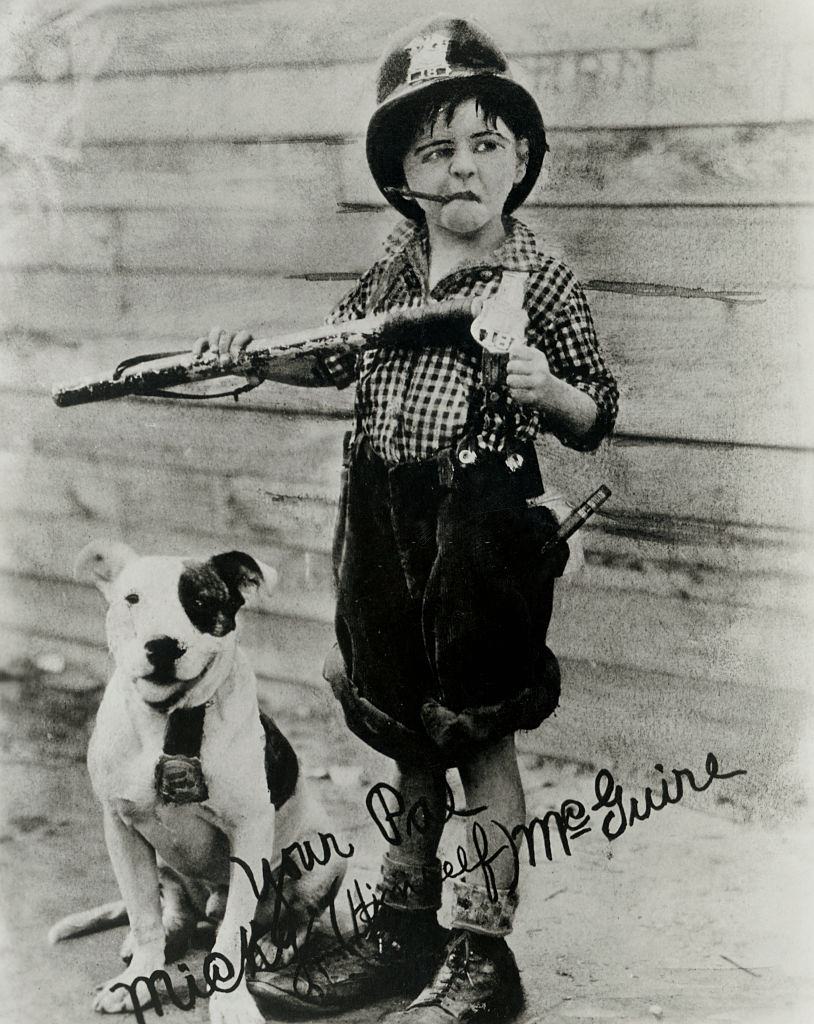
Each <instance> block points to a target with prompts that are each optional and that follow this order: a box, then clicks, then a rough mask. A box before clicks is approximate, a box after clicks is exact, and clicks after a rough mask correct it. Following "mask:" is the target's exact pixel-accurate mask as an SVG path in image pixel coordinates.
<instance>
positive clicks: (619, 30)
mask: <svg viewBox="0 0 814 1024" xmlns="http://www.w3.org/2000/svg"><path fill="white" fill-rule="evenodd" d="M445 9H446V10H447V11H449V12H450V13H453V14H458V15H462V16H464V17H469V18H475V19H477V20H479V21H480V22H481V23H482V24H483V25H484V27H486V28H487V29H489V30H491V31H492V32H494V33H495V34H496V35H497V37H498V38H499V39H500V42H501V45H502V46H503V47H504V49H506V50H507V51H510V52H512V53H515V54H516V53H529V52H532V53H533V52H539V51H543V52H545V51H561V50H569V49H570V50H578V51H584V50H586V49H593V48H596V47H600V48H604V47H605V46H607V41H608V38H609V36H610V37H611V38H612V39H613V41H614V44H615V45H616V46H619V47H636V48H639V49H657V48H662V47H666V46H686V45H690V44H692V43H693V42H694V34H695V25H694V24H693V20H692V15H693V14H694V13H695V12H694V11H693V9H692V5H687V4H676V5H675V6H674V7H672V8H669V9H663V10H660V9H658V10H654V9H653V8H652V7H651V6H649V5H648V4H647V3H645V2H643V0H625V2H624V3H618V4H617V5H616V6H615V8H614V10H613V12H612V13H611V11H609V10H608V8H607V6H606V5H604V4H602V3H601V2H600V0H580V2H578V3H575V4H573V5H572V6H571V10H570V11H569V16H568V17H567V18H562V17H560V16H558V12H556V11H554V10H549V9H547V8H545V7H538V6H535V5H530V4H528V3H527V2H525V0H509V2H507V3H504V4H503V5H502V6H501V8H500V13H499V14H498V13H497V12H496V10H495V6H494V4H493V3H490V2H488V0H452V2H451V3H449V4H448V5H447V7H446V8H445ZM431 13H434V12H433V11H432V8H431V7H430V6H429V5H428V4H427V3H426V0H405V2H403V3H401V4H400V5H399V15H398V24H399V25H406V24H408V23H409V22H410V21H412V20H414V19H416V18H427V17H429V16H430V15H431ZM326 19H327V20H328V21H329V22H330V30H329V31H326ZM395 27H396V26H395V24H394V18H393V12H392V11H391V10H390V9H389V8H387V7H386V6H385V7H382V6H381V5H377V4H373V3H371V2H370V0H353V2H344V3H343V4H342V5H341V8H337V7H332V8H330V9H329V10H326V8H325V5H324V4H320V3H315V2H314V0H308V2H305V3H297V2H294V0H277V2H275V3H258V2H256V0H250V2H243V3H234V2H232V3H225V2H223V0H221V2H220V3H213V2H209V0H207V2H206V3H200V2H196V3H179V2H178V0H173V3H172V4H154V3H143V2H141V3H138V4H135V3H127V4H116V5H115V6H113V5H110V6H108V7H106V8H104V7H103V8H102V10H101V11H99V12H98V13H97V14H96V15H95V16H91V17H87V18H85V19H83V20H82V21H80V22H79V23H78V24H77V23H76V21H75V20H73V21H67V20H66V23H65V24H64V25H60V23H59V22H57V24H56V25H54V24H53V23H48V24H47V25H46V26H44V27H43V29H42V30H41V31H39V32H37V31H36V29H33V30H32V32H31V35H32V37H33V38H31V39H30V40H29V41H28V43H29V45H27V46H18V47H17V48H16V50H17V52H16V53H14V54H13V55H10V56H9V57H8V58H7V67H6V68H5V69H4V70H6V73H7V74H16V75H19V76H25V77H27V76H44V77H54V76H57V75H61V74H74V75H83V74H91V73H99V72H100V70H101V72H102V73H104V74H106V75H121V74H129V75H133V74H137V75H143V74H146V73H150V72H156V71H165V72H166V71H176V70H179V69H182V70H193V69H194V70H209V71H211V70H222V69H228V68H240V67H252V66H267V65H272V66H273V65H279V64H286V65H291V64H302V63H305V62H314V63H348V62H353V61H358V60H375V59H376V58H378V56H379V54H380V53H381V51H382V49H383V48H384V46H385V44H386V42H387V40H388V38H389V36H390V35H391V34H392V32H393V31H394V28H395ZM224 39H228V40H229V45H228V46H225V45H224ZM100 50H101V51H102V53H103V54H104V61H103V63H102V65H101V69H100V67H99V63H100V61H99V53H100ZM14 57H16V60H14V59H13V58H14Z"/></svg>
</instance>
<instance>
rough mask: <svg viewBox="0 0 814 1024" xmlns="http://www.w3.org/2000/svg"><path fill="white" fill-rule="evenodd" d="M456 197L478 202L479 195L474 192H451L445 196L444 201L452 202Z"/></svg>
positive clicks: (469, 201)
mask: <svg viewBox="0 0 814 1024" xmlns="http://www.w3.org/2000/svg"><path fill="white" fill-rule="evenodd" d="M456 199H461V200H463V201H465V202H468V203H478V202H480V197H479V196H476V195H475V193H474V192H453V193H452V195H451V196H445V197H444V202H445V203H453V202H455V200H456Z"/></svg>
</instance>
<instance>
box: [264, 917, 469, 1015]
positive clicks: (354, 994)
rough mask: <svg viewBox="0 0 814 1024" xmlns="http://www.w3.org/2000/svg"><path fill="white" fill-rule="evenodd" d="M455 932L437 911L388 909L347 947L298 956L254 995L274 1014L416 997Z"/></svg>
mask: <svg viewBox="0 0 814 1024" xmlns="http://www.w3.org/2000/svg"><path fill="white" fill-rule="evenodd" d="M448 935H449V932H448V931H447V929H446V928H442V927H441V926H440V925H439V924H438V921H437V919H436V916H435V912H434V911H432V912H428V911H417V912H416V911H409V910H394V909H393V908H391V907H388V906H382V907H381V908H380V910H379V911H378V913H377V914H376V917H375V919H374V920H373V923H372V924H371V925H370V926H369V927H368V928H367V929H365V930H364V931H363V932H361V933H360V934H359V935H358V936H357V937H355V938H353V939H350V940H349V941H348V942H346V943H340V942H332V943H330V944H329V945H328V946H327V948H323V949H319V948H316V949H314V950H312V951H306V952H305V955H302V956H295V958H294V959H293V960H292V961H291V962H290V963H289V964H287V965H286V966H284V967H281V968H280V969H279V970H273V971H263V972H261V973H258V974H256V975H255V977H254V978H253V979H251V980H249V982H248V986H249V991H250V992H251V993H252V995H253V996H255V998H256V999H257V1000H258V1002H259V1003H260V1005H261V1006H262V1007H264V1008H268V1009H269V1010H272V1009H274V1007H275V1006H277V1007H279V1008H286V1009H289V1010H290V1009H299V1010H300V1011H302V1010H304V1009H308V1010H310V1011H311V1012H324V1013H328V1012H338V1011H342V1010H349V1009H352V1008H353V1007H359V1006H364V1005H368V1004H371V1003H375V1002H378V1001H379V1000H381V999H387V998H389V997H390V996H406V997H412V996H414V995H415V994H416V992H418V991H420V989H421V987H422V985H425V984H426V983H427V980H428V979H429V978H431V977H432V972H433V970H434V969H435V966H436V965H437V963H438V959H439V957H440V956H441V955H443V950H444V943H445V941H446V939H447V936H448Z"/></svg>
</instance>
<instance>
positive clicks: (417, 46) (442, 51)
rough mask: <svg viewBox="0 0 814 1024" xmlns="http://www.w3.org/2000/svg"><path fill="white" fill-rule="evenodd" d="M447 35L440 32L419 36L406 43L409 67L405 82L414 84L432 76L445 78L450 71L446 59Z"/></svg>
mask: <svg viewBox="0 0 814 1024" xmlns="http://www.w3.org/2000/svg"><path fill="white" fill-rule="evenodd" d="M449 42H450V41H449V37H448V36H444V35H442V33H440V32H434V33H433V34H432V35H427V36H419V37H418V38H417V39H414V40H413V41H412V42H411V43H408V45H407V52H408V53H409V54H410V68H409V70H408V72H407V84H408V85H416V84H418V83H419V82H427V81H430V80H432V79H434V78H446V77H448V76H449V75H450V74H451V73H452V69H451V68H450V66H449V62H448V61H447V52H448V50H449Z"/></svg>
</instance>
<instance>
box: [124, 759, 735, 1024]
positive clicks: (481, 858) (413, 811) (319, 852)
mask: <svg viewBox="0 0 814 1024" xmlns="http://www.w3.org/2000/svg"><path fill="white" fill-rule="evenodd" d="M704 769H705V771H706V776H705V777H703V778H701V780H700V781H699V780H698V779H697V778H696V775H695V773H694V772H693V771H692V770H691V769H689V768H674V769H672V770H671V771H670V772H665V770H664V766H663V765H661V764H656V765H655V770H656V771H657V772H659V773H660V774H661V775H662V778H661V780H660V781H659V782H658V783H657V784H656V785H654V786H646V787H645V788H644V790H643V791H642V792H641V794H640V795H628V794H627V793H626V792H625V790H624V787H623V786H622V785H621V784H619V783H617V782H616V780H615V779H614V777H613V774H612V773H611V772H610V771H609V770H608V769H607V768H602V769H600V770H599V771H598V772H597V773H596V776H595V778H594V786H593V789H594V797H595V800H594V802H593V803H592V804H590V805H589V806H588V807H586V805H585V804H583V803H582V802H581V801H580V800H577V799H576V798H569V799H567V800H564V801H563V802H562V804H561V805H560V808H559V810H550V811H548V812H547V813H546V814H545V815H543V817H542V818H540V817H535V818H533V819H532V820H531V821H529V822H528V823H523V824H518V825H514V826H507V825H505V824H504V823H502V822H500V821H497V820H496V819H494V818H492V819H491V823H492V824H493V825H494V826H495V827H496V828H497V829H498V830H499V831H500V833H501V834H502V835H503V837H504V838H505V842H504V843H501V844H500V845H499V846H497V847H496V848H495V849H494V850H492V849H490V845H489V840H488V837H487V834H486V831H485V830H484V828H483V826H482V825H481V824H480V822H478V821H475V822H473V823H472V825H471V826H470V835H471V839H472V849H473V850H474V852H475V857H474V858H473V859H471V860H470V857H469V854H468V853H467V850H466V849H465V848H464V847H463V846H458V847H457V849H456V851H455V858H456V860H455V862H452V861H449V860H442V862H441V873H442V877H444V878H453V879H454V878H463V877H466V876H468V875H476V876H479V878H478V880H479V881H480V882H481V884H482V885H483V887H484V888H485V889H486V891H487V893H488V894H489V896H490V897H491V898H492V899H497V884H496V881H495V875H494V871H493V869H492V864H493V863H494V861H495V860H496V858H497V857H499V856H500V855H501V854H502V853H504V851H506V850H510V851H511V855H512V857H513V860H514V875H513V879H512V883H511V885H510V889H512V890H513V889H516V888H517V884H518V881H519V877H520V868H521V864H522V863H523V861H525V862H526V863H527V864H528V866H529V867H536V866H537V864H538V857H539V856H540V855H542V856H543V857H544V858H545V860H546V861H552V860H553V859H554V856H555V851H556V850H559V851H560V852H561V853H562V854H564V855H565V856H566V857H570V856H571V855H572V843H573V842H574V841H575V840H576V839H579V838H580V837H581V836H584V835H587V833H589V832H591V831H592V825H591V821H592V818H591V813H592V812H603V811H604V812H605V813H604V814H603V815H602V818H601V822H600V829H601V832H602V834H603V835H604V837H605V839H607V841H608V842H611V843H612V842H615V841H616V840H617V839H619V838H620V837H621V836H622V835H624V833H625V832H626V831H627V830H628V829H630V828H632V827H633V826H634V825H635V824H636V823H638V822H645V821H647V820H648V819H649V818H650V817H651V816H652V815H653V814H655V813H658V812H659V811H662V810H664V809H665V808H666V807H669V806H672V805H675V804H678V803H680V802H681V801H682V800H683V799H684V797H685V795H686V794H687V793H688V792H694V793H703V792H704V791H705V790H707V789H709V788H710V786H711V785H712V784H713V783H714V782H719V781H723V780H726V779H733V778H735V777H736V776H738V775H745V774H746V770H745V769H742V768H738V769H735V770H734V771H730V772H723V771H721V769H720V766H719V764H718V759H717V758H716V756H715V755H714V754H712V753H709V754H707V757H706V761H705V765H704ZM365 806H366V808H367V812H368V814H369V815H370V817H371V819H372V821H373V822H374V824H375V825H376V827H377V828H378V830H379V832H380V833H381V835H382V837H383V838H384V840H385V841H386V842H387V843H388V844H389V845H391V846H396V847H397V846H400V845H401V844H402V843H403V842H404V840H405V838H407V837H409V836H410V835H412V834H413V833H414V832H419V833H423V832H425V831H426V830H427V829H428V828H431V827H434V826H435V825H437V823H436V822H433V820H432V815H431V811H430V808H429V806H428V805H427V803H426V802H425V801H422V800H419V801H417V802H416V803H414V804H410V805H409V806H408V805H407V803H406V801H405V799H404V796H403V795H402V794H401V793H400V792H399V790H398V789H396V788H395V787H394V786H390V785H388V784H387V783H385V782H378V783H376V784H375V785H374V786H372V787H371V788H370V789H369V790H368V793H367V795H366V797H365ZM487 810H488V808H487V807H485V806H483V807H474V808H458V807H457V806H456V804H455V796H454V793H453V791H452V788H451V787H450V786H449V784H448V783H447V787H446V800H445V805H444V808H443V821H444V823H446V822H448V821H450V820H451V819H452V818H462V819H466V818H471V817H474V816H477V815H481V814H483V813H484V812H486V811H487ZM318 836H319V840H320V843H321V848H319V849H316V850H315V849H314V847H313V845H312V844H311V842H310V841H306V842H304V843H292V844H291V845H290V846H288V847H286V848H285V849H284V850H283V853H282V860H281V863H280V865H279V866H278V867H277V868H275V869H272V867H271V864H270V863H269V862H268V860H267V859H266V858H263V859H262V863H261V865H260V868H261V872H260V873H261V880H260V882H259V883H258V880H257V878H256V877H255V875H254V873H253V871H252V868H251V866H250V865H249V864H247V863H246V862H245V861H243V860H241V859H240V858H238V857H231V858H230V860H231V861H232V862H233V863H234V864H236V865H237V866H238V867H240V868H241V870H242V871H243V872H244V873H245V875H246V877H247V879H248V881H249V883H250V885H251V886H252V888H253V890H254V894H255V896H256V897H257V901H258V903H260V902H264V904H265V905H266V907H267V906H268V903H267V901H269V900H271V899H273V904H272V907H273V910H272V915H271V920H272V924H271V928H269V927H268V925H267V924H266V925H265V927H264V930H263V936H260V935H258V934H256V928H255V927H254V924H253V923H252V925H251V926H249V927H248V928H244V927H241V929H240V946H241V955H240V962H239V963H238V964H237V965H235V964H233V963H232V962H231V961H229V959H228V958H227V957H225V956H223V955H222V954H218V953H209V954H208V955H207V956H206V957H205V958H204V962H203V982H204V984H203V987H201V986H200V985H199V984H198V981H197V979H196V978H195V977H194V976H193V974H192V972H191V971H190V969H189V967H188V966H187V965H186V964H184V963H178V964H176V965H175V966H176V968H177V970H178V971H179V973H180V974H182V975H183V976H184V977H183V978H182V981H183V982H185V984H186V998H183V997H182V995H180V994H179V993H177V992H176V991H175V988H174V986H173V982H172V979H171V978H170V975H169V974H168V973H167V971H165V970H158V971H153V973H152V974H151V975H149V976H139V977H137V978H135V979H134V980H133V981H132V982H130V983H129V984H125V983H124V982H117V983H116V985H114V986H113V987H114V988H124V989H127V991H128V992H129V994H130V998H131V1001H132V1004H133V1009H134V1015H135V1018H136V1021H137V1022H138V1024H143V1021H144V1016H143V1010H142V1007H146V1006H149V1005H152V1006H153V1007H154V1008H155V1011H156V1013H157V1015H158V1016H162V1015H163V1009H162V1006H161V1003H162V999H161V993H160V991H159V988H158V986H159V984H160V985H161V986H163V988H164V992H165V998H166V999H167V1000H169V1001H170V1002H171V1003H173V1005H175V1006H176V1007H178V1008H179V1009H182V1010H190V1009H192V1008H193V1007H194V1006H195V1003H196V1000H197V998H199V997H200V998H208V997H209V996H210V995H212V994H213V993H214V992H232V991H234V989H236V988H237V987H238V985H240V984H241V982H242V981H243V978H244V976H245V975H246V973H247V971H248V973H249V974H252V973H254V972H257V971H261V972H264V971H275V970H279V969H280V968H281V967H282V966H283V965H286V966H289V965H291V964H292V963H294V965H295V970H296V971H297V973H298V975H299V976H300V977H299V978H298V979H296V980H299V981H301V982H303V983H304V984H305V986H306V987H307V988H308V989H309V991H313V989H314V988H315V987H318V983H317V982H316V981H314V980H313V979H314V976H315V975H318V973H319V971H318V966H319V954H318V953H314V950H313V944H312V936H313V927H314V925H315V924H316V921H317V919H318V918H320V917H321V916H322V913H315V914H314V915H313V917H312V918H311V919H309V920H308V922H307V924H306V927H305V929H304V933H303V932H301V933H300V935H299V936H298V935H297V934H296V933H295V932H294V931H293V930H291V929H289V930H286V929H285V926H284V924H283V922H284V921H285V920H286V918H287V916H288V915H287V913H286V911H287V910H288V909H289V908H288V905H287V903H286V899H285V896H284V895H283V884H284V882H285V881H286V880H287V879H293V880H298V879H299V878H301V877H302V875H303V874H304V873H306V874H307V873H308V872H310V871H312V870H313V869H314V867H315V866H317V865H320V866H324V865H326V864H328V863H329V862H330V861H331V859H332V858H333V857H340V858H343V859H350V858H352V857H353V855H354V853H355V850H354V847H353V844H352V843H349V844H347V846H346V847H344V848H343V847H342V846H341V845H340V843H339V841H338V840H337V838H336V836H335V835H334V834H333V833H331V832H324V833H323V832H320V833H318ZM538 842H541V843H542V850H541V849H540V847H539V846H538ZM367 889H368V890H369V891H368V892H363V890H362V887H361V886H360V885H359V883H358V882H355V883H354V885H353V886H352V887H350V888H347V889H346V890H345V892H344V899H345V901H346V902H347V906H348V911H349V914H350V919H351V922H352V925H353V935H351V936H348V935H347V933H343V931H342V930H341V929H340V925H339V915H338V911H337V905H336V903H337V898H338V895H339V894H337V895H336V896H334V897H333V899H332V900H331V902H330V904H329V906H328V911H327V913H328V920H329V922H330V927H331V931H332V932H333V934H334V936H335V937H336V939H337V941H338V942H339V943H341V944H342V945H343V946H345V947H347V946H349V945H352V943H353V942H354V940H355V939H356V938H358V937H359V936H360V935H361V934H362V932H363V930H364V929H365V928H367V927H368V926H369V925H370V923H371V922H372V921H373V920H374V918H375V916H376V912H377V910H378V908H379V906H380V903H381V900H380V898H379V896H378V894H377V893H376V891H375V890H374V889H373V887H372V886H371V885H369V884H368V885H367ZM403 895H406V893H404V894H403ZM264 918H266V915H264ZM266 920H267V918H266ZM269 932H271V934H272V935H273V936H274V938H275V942H276V946H275V954H274V957H273V958H272V960H271V961H270V960H269V959H268V958H267V957H266V956H265V953H264V952H263V950H262V948H261V947H260V945H259V939H260V938H261V937H264V936H266V935H268V934H269ZM312 954H313V955H312ZM142 986H143V987H144V989H145V990H146V991H145V992H144V995H146V996H147V997H148V998H147V999H145V1000H143V1001H142V1000H141V999H140V998H139V995H140V992H139V989H140V988H141V987H142Z"/></svg>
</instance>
